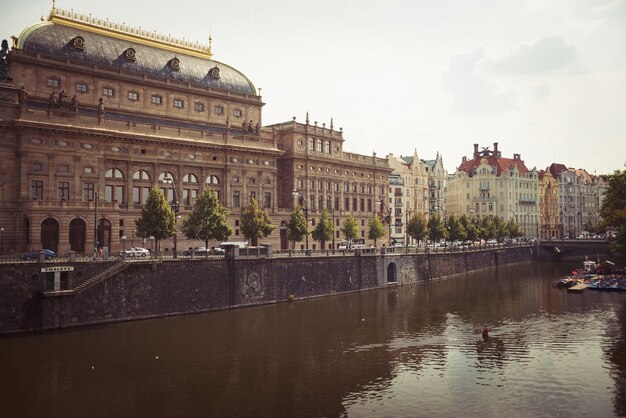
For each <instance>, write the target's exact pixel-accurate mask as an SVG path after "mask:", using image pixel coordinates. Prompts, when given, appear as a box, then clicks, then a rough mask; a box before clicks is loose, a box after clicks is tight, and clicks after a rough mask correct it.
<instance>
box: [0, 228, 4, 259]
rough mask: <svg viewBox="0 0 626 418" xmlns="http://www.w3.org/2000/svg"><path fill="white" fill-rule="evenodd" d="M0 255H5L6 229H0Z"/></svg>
mask: <svg viewBox="0 0 626 418" xmlns="http://www.w3.org/2000/svg"><path fill="white" fill-rule="evenodd" d="M0 254H4V228H0Z"/></svg>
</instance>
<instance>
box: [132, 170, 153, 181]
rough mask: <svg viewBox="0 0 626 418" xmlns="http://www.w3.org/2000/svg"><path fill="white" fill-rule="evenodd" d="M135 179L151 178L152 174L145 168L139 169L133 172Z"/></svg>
mask: <svg viewBox="0 0 626 418" xmlns="http://www.w3.org/2000/svg"><path fill="white" fill-rule="evenodd" d="M133 180H150V175H149V174H148V173H147V172H146V171H145V170H137V171H135V172H134V173H133Z"/></svg>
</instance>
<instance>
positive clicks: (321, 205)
mask: <svg viewBox="0 0 626 418" xmlns="http://www.w3.org/2000/svg"><path fill="white" fill-rule="evenodd" d="M317 205H318V207H319V209H320V210H323V209H324V196H319V197H318V198H317Z"/></svg>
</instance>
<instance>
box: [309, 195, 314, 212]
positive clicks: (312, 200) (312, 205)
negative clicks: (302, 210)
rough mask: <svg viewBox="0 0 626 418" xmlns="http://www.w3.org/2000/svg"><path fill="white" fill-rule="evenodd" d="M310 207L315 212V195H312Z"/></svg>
mask: <svg viewBox="0 0 626 418" xmlns="http://www.w3.org/2000/svg"><path fill="white" fill-rule="evenodd" d="M309 207H310V208H311V210H312V211H313V212H315V195H311V202H310V203H309Z"/></svg>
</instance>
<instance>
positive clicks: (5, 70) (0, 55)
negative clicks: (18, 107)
mask: <svg viewBox="0 0 626 418" xmlns="http://www.w3.org/2000/svg"><path fill="white" fill-rule="evenodd" d="M8 58H9V43H8V42H7V40H6V39H3V40H2V48H1V49H0V82H4V81H12V78H11V77H9V59H8Z"/></svg>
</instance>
